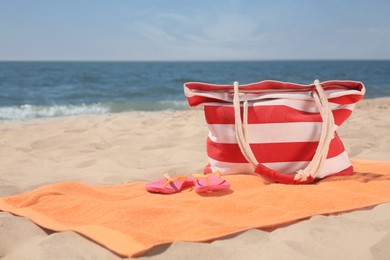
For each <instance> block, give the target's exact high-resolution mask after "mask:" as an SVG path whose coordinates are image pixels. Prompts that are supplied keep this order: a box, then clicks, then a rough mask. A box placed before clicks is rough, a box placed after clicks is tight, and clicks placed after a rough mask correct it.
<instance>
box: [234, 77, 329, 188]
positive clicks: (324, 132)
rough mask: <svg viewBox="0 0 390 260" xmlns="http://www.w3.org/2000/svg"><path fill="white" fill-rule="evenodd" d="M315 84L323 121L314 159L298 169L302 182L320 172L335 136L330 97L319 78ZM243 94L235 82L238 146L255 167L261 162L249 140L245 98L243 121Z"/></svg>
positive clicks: (314, 95) (315, 93)
mask: <svg viewBox="0 0 390 260" xmlns="http://www.w3.org/2000/svg"><path fill="white" fill-rule="evenodd" d="M314 85H315V88H316V91H313V92H312V95H313V99H314V101H315V103H316V105H317V107H318V109H319V112H320V114H321V117H322V121H323V123H322V129H321V136H320V140H319V142H318V146H317V149H316V152H315V154H314V157H313V159H312V160H311V161H310V163H309V164H308V165H307V167H306V168H305V169H302V170H299V171H297V174H296V175H295V176H294V179H295V180H298V181H301V182H304V181H306V180H307V178H308V177H309V176H311V177H312V178H313V179H314V178H315V177H316V174H318V172H320V170H321V168H322V166H323V165H324V162H325V160H326V156H327V155H328V151H329V145H330V142H331V140H332V139H333V137H334V118H333V114H332V110H331V108H330V106H329V103H328V99H327V98H326V94H325V92H324V90H323V88H322V87H321V85H320V82H319V80H315V81H314ZM241 95H242V94H241V93H239V88H238V82H234V96H233V105H234V117H235V130H236V138H237V142H238V146H239V147H240V150H241V152H242V154H243V155H244V157H245V158H246V160H247V161H248V162H249V163H250V164H251V165H252V167H253V168H256V167H257V166H258V164H259V162H258V161H257V159H256V157H255V155H254V154H253V152H252V149H251V148H250V145H249V142H248V101H246V100H245V101H244V102H243V110H244V111H243V121H241V111H240V106H241V105H240V97H241Z"/></svg>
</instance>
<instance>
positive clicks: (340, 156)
mask: <svg viewBox="0 0 390 260" xmlns="http://www.w3.org/2000/svg"><path fill="white" fill-rule="evenodd" d="M318 83H319V82H318ZM320 85H321V87H322V88H321V89H320V91H321V90H322V89H323V90H324V92H323V98H324V99H325V101H324V100H323V101H320V100H319V98H317V101H315V99H314V98H313V97H314V96H316V95H317V93H318V90H316V86H315V85H314V84H313V85H299V84H293V83H286V82H278V81H262V82H259V83H254V84H249V85H241V86H240V87H239V93H236V101H237V102H240V103H239V110H240V111H237V112H236V113H239V114H236V119H237V116H239V115H240V116H241V120H244V122H242V121H241V124H243V125H244V126H245V127H243V128H244V130H245V131H244V132H243V133H242V136H243V137H242V138H241V139H244V141H245V142H247V143H248V146H247V150H248V149H250V151H251V152H252V153H253V155H254V157H255V158H253V160H250V159H248V158H247V157H248V156H247V155H245V151H244V154H243V148H242V147H241V146H245V145H243V144H242V142H243V141H242V140H241V141H240V140H238V139H240V138H239V137H237V121H238V120H236V119H235V115H234V114H235V109H234V106H233V99H234V97H235V94H234V88H233V86H228V85H212V84H207V83H196V82H190V83H186V84H185V85H184V89H185V94H186V96H187V99H188V102H189V104H190V105H191V106H203V107H204V111H205V117H206V121H207V123H208V126H209V135H208V138H207V153H208V157H209V163H210V167H211V169H212V170H213V171H214V170H220V171H221V172H222V173H224V174H235V173H253V172H254V171H255V169H254V168H253V167H252V166H251V162H249V161H248V160H250V161H256V163H258V164H261V165H262V166H264V167H267V168H270V169H271V170H275V171H277V172H279V173H282V174H293V173H296V172H297V171H300V170H302V169H305V167H307V166H308V165H309V163H310V162H311V161H312V160H313V157H316V158H317V157H318V155H316V156H314V155H315V154H318V152H317V150H318V149H317V148H318V143H319V141H320V139H321V137H324V136H325V135H322V132H323V131H324V129H323V126H324V123H323V118H324V112H323V111H322V113H320V109H324V108H321V107H320V108H319V107H318V104H317V103H319V104H320V105H321V102H322V103H324V102H325V105H326V106H327V107H328V108H329V113H330V114H329V116H330V118H331V119H329V120H331V121H329V120H328V119H327V120H328V121H327V122H328V123H329V122H331V124H332V126H329V127H328V128H329V129H328V130H327V131H331V132H332V133H330V134H331V135H332V136H330V137H328V141H329V142H328V143H329V144H328V145H327V146H329V149H327V148H326V149H324V150H323V152H324V151H325V152H326V155H324V156H323V157H324V158H323V160H324V161H323V162H322V165H321V167H320V168H318V170H316V171H318V172H316V173H315V177H316V178H323V177H326V176H328V175H332V174H337V173H343V174H346V173H351V172H352V167H351V164H350V161H349V159H348V155H347V153H346V152H345V149H344V146H343V144H342V142H341V140H340V138H339V137H338V136H337V134H335V135H334V137H333V130H335V129H336V128H337V127H338V126H340V125H341V124H342V123H343V122H344V121H345V120H346V119H347V118H348V117H349V116H350V115H351V113H352V110H353V108H354V105H355V103H356V102H358V101H359V100H361V99H362V98H363V96H364V92H365V88H364V85H363V84H362V83H361V82H354V81H327V82H323V83H321V84H320ZM317 88H318V86H317ZM326 100H327V101H326ZM316 102H317V103H316ZM237 104H238V103H236V105H237ZM325 105H324V106H325ZM236 107H237V106H236ZM330 109H331V111H330ZM236 110H237V109H236ZM245 118H247V122H245ZM333 120H334V122H333ZM329 124H330V123H329ZM244 136H245V137H244ZM332 137H333V138H332ZM324 138H326V136H325V137H324ZM330 138H332V139H331V140H330ZM240 142H241V143H240ZM321 142H323V141H321ZM319 160H320V159H319ZM252 164H253V162H252ZM287 182H288V181H287Z"/></svg>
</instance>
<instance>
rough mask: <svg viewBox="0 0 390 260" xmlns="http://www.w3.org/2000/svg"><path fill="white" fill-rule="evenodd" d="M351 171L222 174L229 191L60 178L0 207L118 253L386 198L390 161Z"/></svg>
mask: <svg viewBox="0 0 390 260" xmlns="http://www.w3.org/2000/svg"><path fill="white" fill-rule="evenodd" d="M354 169H355V174H354V175H350V176H338V177H330V178H327V179H324V180H322V181H320V182H318V183H316V184H313V185H298V186H295V185H283V184H276V183H269V182H265V181H264V179H262V178H261V177H260V176H258V175H254V174H249V175H245V174H242V175H228V176H225V178H226V180H228V181H229V182H230V184H231V189H230V190H228V191H221V192H214V193H206V194H198V193H196V192H194V191H191V190H185V191H182V192H180V193H177V194H174V195H162V194H152V193H148V192H147V191H146V190H145V183H141V182H138V183H130V184H123V185H113V186H91V185H86V184H82V183H75V182H64V183H58V184H52V185H47V186H43V187H40V188H38V189H36V190H34V191H31V192H26V193H22V194H19V195H15V196H10V197H4V198H1V199H0V210H2V211H8V212H11V213H13V214H16V215H20V216H24V217H27V218H29V219H31V220H32V221H34V222H35V223H37V224H38V225H40V226H42V227H45V228H48V229H51V230H54V231H68V230H72V231H76V232H78V233H80V234H82V235H84V236H86V237H88V238H90V239H92V240H93V241H96V242H97V243H100V244H101V245H103V246H105V247H107V248H109V249H110V250H112V251H113V252H116V253H117V254H119V255H123V256H137V255H141V254H142V253H144V252H145V251H147V250H148V249H150V248H152V247H154V246H157V245H161V244H166V243H171V242H174V241H212V240H215V239H217V238H221V237H224V236H226V235H229V234H233V233H237V232H240V231H243V230H247V229H251V228H260V229H264V230H271V229H275V228H277V227H280V226H283V225H286V224H290V223H294V222H296V221H299V220H302V219H305V218H308V217H311V216H313V215H320V214H332V213H338V212H346V211H351V210H355V209H361V208H365V207H370V206H373V205H377V204H380V203H384V202H389V201H390V162H372V161H355V162H354Z"/></svg>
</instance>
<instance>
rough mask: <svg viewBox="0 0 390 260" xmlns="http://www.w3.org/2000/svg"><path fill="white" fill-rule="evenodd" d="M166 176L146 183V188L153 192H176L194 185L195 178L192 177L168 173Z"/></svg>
mask: <svg viewBox="0 0 390 260" xmlns="http://www.w3.org/2000/svg"><path fill="white" fill-rule="evenodd" d="M164 177H165V179H161V180H159V181H155V182H149V183H146V184H145V188H146V190H147V191H149V192H153V193H162V194H174V193H178V192H180V191H182V190H184V189H187V188H190V187H192V186H194V178H192V177H187V176H178V177H171V176H169V175H168V173H166V174H164Z"/></svg>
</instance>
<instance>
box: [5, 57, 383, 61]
mask: <svg viewBox="0 0 390 260" xmlns="http://www.w3.org/2000/svg"><path fill="white" fill-rule="evenodd" d="M272 61H390V58H385V59H358V58H352V59H321V58H319V59H263V60H261V59H256V60H245V59H242V60H108V59H107V60H98V59H97V60H87V59H86V60H77V59H75V60H62V59H58V60H54V59H53V60H52V59H50V60H44V59H42V60H38V59H37V60H35V59H31V60H30V59H26V60H23V59H20V60H19V59H15V60H0V62H272Z"/></svg>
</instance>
